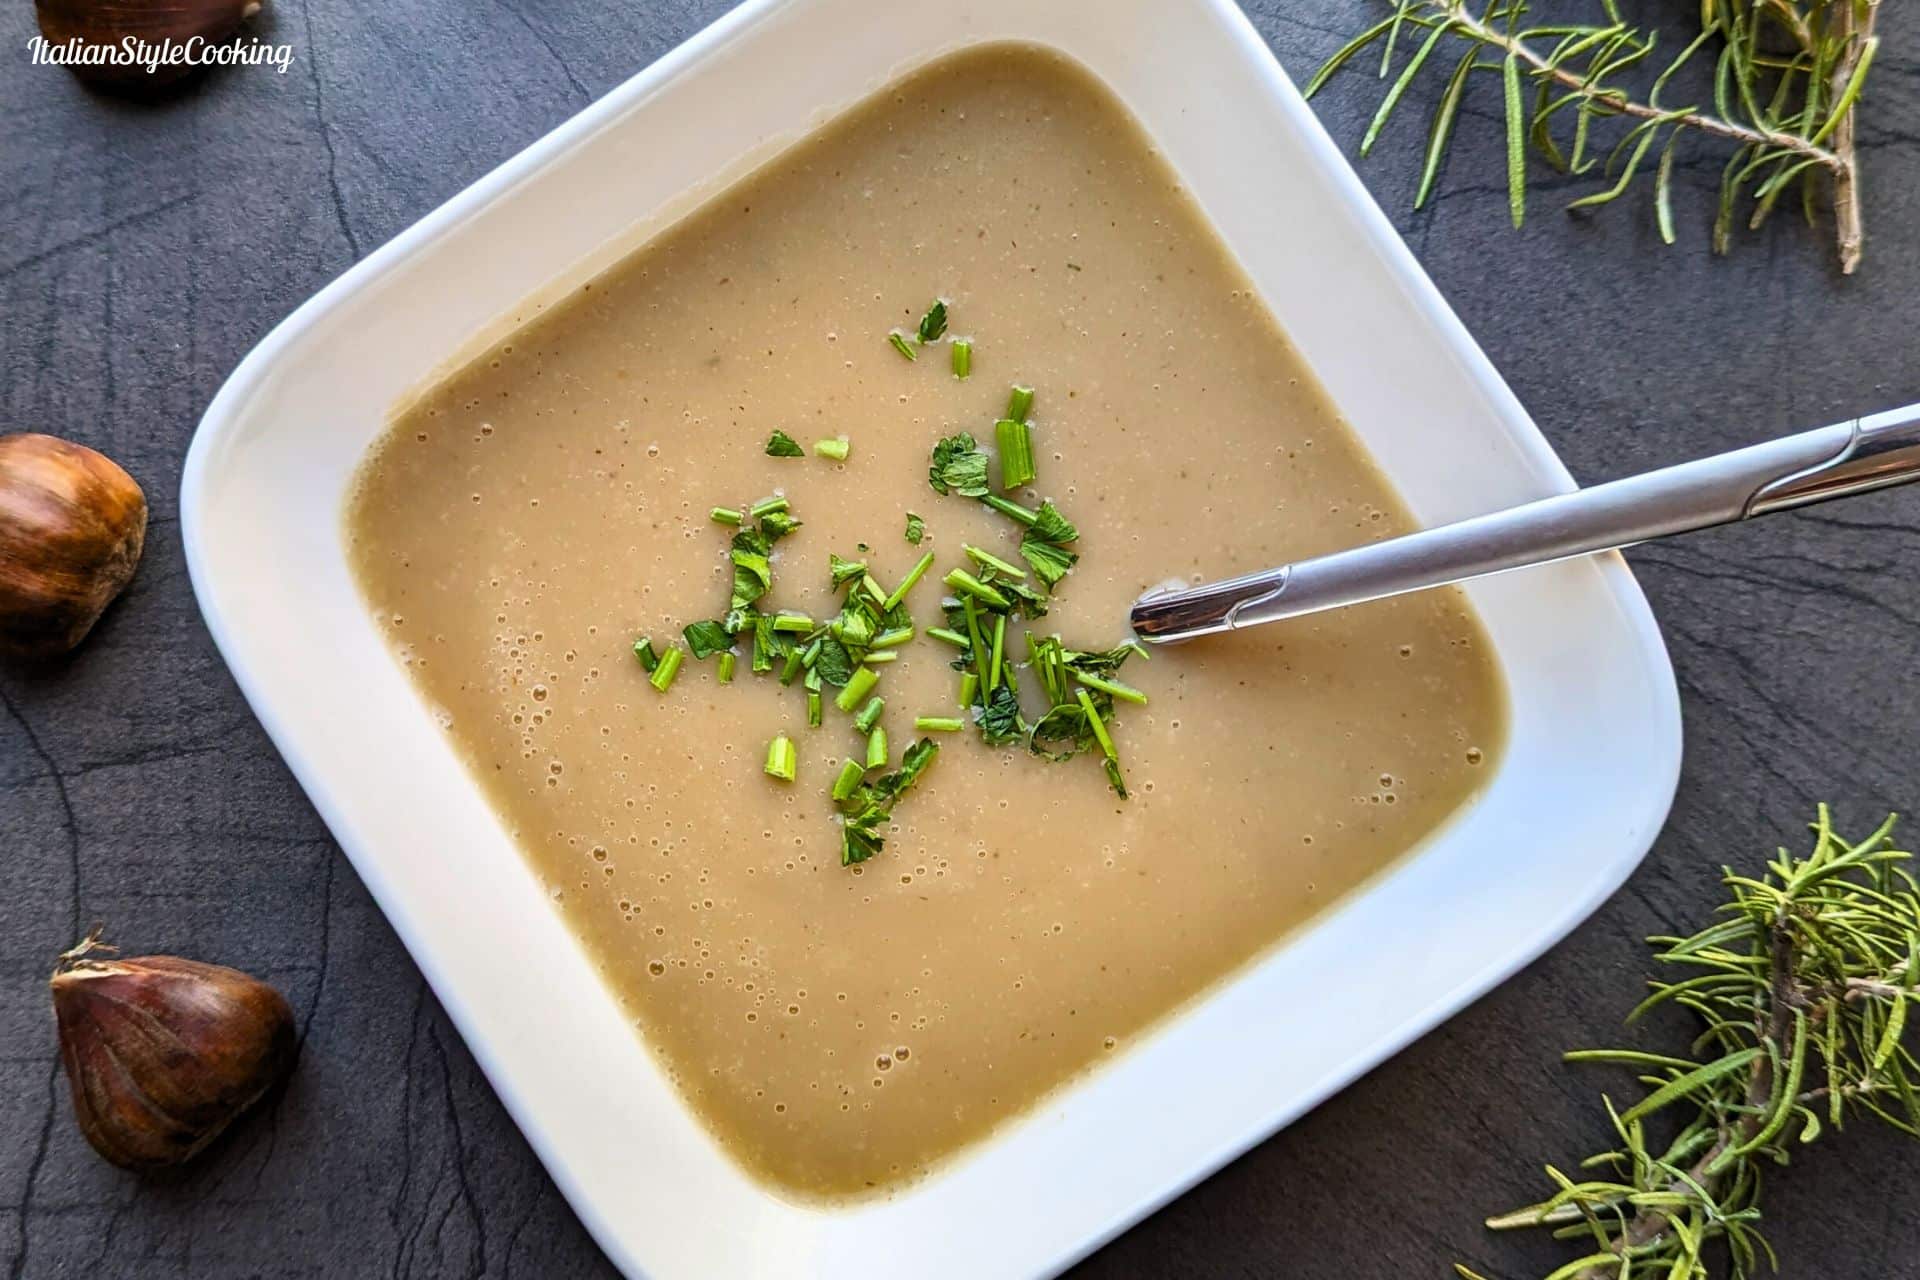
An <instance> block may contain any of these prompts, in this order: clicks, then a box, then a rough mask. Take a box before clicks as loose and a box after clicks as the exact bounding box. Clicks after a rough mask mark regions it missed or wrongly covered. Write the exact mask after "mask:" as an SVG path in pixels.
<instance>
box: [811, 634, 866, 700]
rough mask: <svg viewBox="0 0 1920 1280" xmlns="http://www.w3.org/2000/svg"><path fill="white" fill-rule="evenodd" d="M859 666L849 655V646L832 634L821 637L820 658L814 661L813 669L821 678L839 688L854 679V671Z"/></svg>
mask: <svg viewBox="0 0 1920 1280" xmlns="http://www.w3.org/2000/svg"><path fill="white" fill-rule="evenodd" d="M856 665H858V664H856V663H855V662H854V660H853V659H852V657H851V656H849V655H848V653H847V646H846V645H844V644H842V643H840V641H839V639H838V638H837V637H835V636H834V635H832V634H828V635H824V636H821V637H820V656H819V657H817V658H815V659H814V662H813V669H814V670H815V671H817V672H819V673H820V678H821V679H822V680H825V681H826V682H827V683H828V684H830V685H833V686H834V687H835V688H839V687H841V686H843V685H845V684H846V683H847V681H849V680H851V679H853V669H854V667H855V666H856Z"/></svg>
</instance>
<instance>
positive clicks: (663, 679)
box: [647, 644, 687, 693]
mask: <svg viewBox="0 0 1920 1280" xmlns="http://www.w3.org/2000/svg"><path fill="white" fill-rule="evenodd" d="M686 656H687V655H686V651H685V650H683V649H682V648H681V647H680V646H679V645H677V644H675V645H668V646H667V651H666V652H665V653H663V654H661V655H660V665H659V666H657V667H655V668H654V669H653V674H652V675H650V676H648V677H647V683H649V684H651V685H652V686H653V687H654V688H656V689H658V690H659V691H660V692H661V693H665V692H666V691H667V690H668V689H670V688H672V687H673V677H674V673H676V672H677V671H679V670H680V662H681V660H682V659H684V658H685V657H686Z"/></svg>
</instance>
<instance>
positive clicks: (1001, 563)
mask: <svg viewBox="0 0 1920 1280" xmlns="http://www.w3.org/2000/svg"><path fill="white" fill-rule="evenodd" d="M960 549H961V550H962V551H964V552H966V553H967V555H969V556H971V557H972V558H973V560H974V562H975V563H976V564H978V565H980V566H981V567H982V568H985V569H991V570H993V571H994V572H995V573H1004V574H1006V575H1007V576H1008V577H1009V578H1024V577H1026V576H1027V571H1026V570H1025V569H1022V568H1021V567H1020V566H1019V565H1014V564H1008V563H1007V562H1006V561H1005V560H1002V559H1001V558H1000V557H999V556H996V555H994V554H993V553H992V552H991V551H987V550H985V549H984V548H981V547H976V546H974V545H973V544H971V543H963V544H961V547H960Z"/></svg>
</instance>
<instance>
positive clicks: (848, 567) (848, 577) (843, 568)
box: [827, 551, 867, 587]
mask: <svg viewBox="0 0 1920 1280" xmlns="http://www.w3.org/2000/svg"><path fill="white" fill-rule="evenodd" d="M827 569H828V571H829V572H830V573H832V575H833V585H834V586H836V587H840V586H845V585H846V584H847V583H849V582H852V581H854V580H856V579H858V578H859V577H860V576H861V575H863V574H865V573H866V571H867V562H866V561H864V560H842V559H841V558H840V557H839V556H837V555H835V554H834V553H833V552H831V551H829V552H827Z"/></svg>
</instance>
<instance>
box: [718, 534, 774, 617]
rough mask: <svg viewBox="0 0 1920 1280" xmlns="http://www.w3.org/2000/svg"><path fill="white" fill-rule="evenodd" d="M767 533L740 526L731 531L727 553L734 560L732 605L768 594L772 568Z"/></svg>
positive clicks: (737, 607) (747, 603) (740, 607)
mask: <svg viewBox="0 0 1920 1280" xmlns="http://www.w3.org/2000/svg"><path fill="white" fill-rule="evenodd" d="M768 550H769V547H768V543H767V539H766V535H765V534H763V533H760V532H759V531H758V530H755V529H742V530H741V531H740V532H738V533H736V534H734V535H733V547H732V550H731V551H730V552H729V553H728V554H729V556H730V557H731V558H732V560H733V607H734V608H736V609H744V608H746V606H748V605H750V604H752V603H753V602H754V601H755V600H758V599H759V598H760V597H761V596H763V595H765V594H767V590H768V588H770V587H771V586H772V585H773V568H772V566H771V565H770V564H769V563H768V561H767V552H768Z"/></svg>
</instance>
